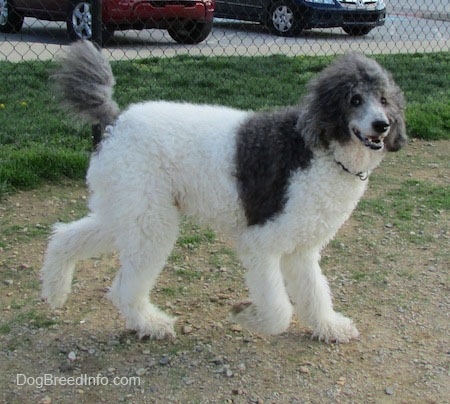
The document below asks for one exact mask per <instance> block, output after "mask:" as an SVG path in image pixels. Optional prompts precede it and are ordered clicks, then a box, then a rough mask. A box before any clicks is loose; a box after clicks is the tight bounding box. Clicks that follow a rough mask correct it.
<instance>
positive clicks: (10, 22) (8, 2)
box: [0, 0, 23, 34]
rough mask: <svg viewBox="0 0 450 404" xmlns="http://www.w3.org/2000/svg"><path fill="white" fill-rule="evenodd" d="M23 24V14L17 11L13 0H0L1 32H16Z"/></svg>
mask: <svg viewBox="0 0 450 404" xmlns="http://www.w3.org/2000/svg"><path fill="white" fill-rule="evenodd" d="M22 25H23V15H22V14H20V13H19V12H18V11H16V9H15V8H14V4H13V2H12V0H0V32H3V33H7V34H14V33H17V32H19V31H20V30H21V29H22Z"/></svg>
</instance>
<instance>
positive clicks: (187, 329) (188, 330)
mask: <svg viewBox="0 0 450 404" xmlns="http://www.w3.org/2000/svg"><path fill="white" fill-rule="evenodd" d="M192 331H193V328H192V327H191V326H190V325H184V326H183V328H182V329H181V333H182V334H190V333H191V332H192Z"/></svg>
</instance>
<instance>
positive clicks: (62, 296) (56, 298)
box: [41, 285, 69, 309]
mask: <svg viewBox="0 0 450 404" xmlns="http://www.w3.org/2000/svg"><path fill="white" fill-rule="evenodd" d="M68 295H69V294H68V293H60V292H57V293H54V292H53V289H52V288H49V287H46V286H45V285H44V287H43V289H42V293H41V299H42V300H44V301H46V302H47V303H48V304H49V305H50V307H51V308H52V309H57V308H60V307H62V306H64V303H65V302H66V300H67V297H68Z"/></svg>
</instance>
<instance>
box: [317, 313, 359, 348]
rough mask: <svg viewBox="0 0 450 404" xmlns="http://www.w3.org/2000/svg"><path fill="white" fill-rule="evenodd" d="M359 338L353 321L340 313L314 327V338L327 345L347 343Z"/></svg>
mask: <svg viewBox="0 0 450 404" xmlns="http://www.w3.org/2000/svg"><path fill="white" fill-rule="evenodd" d="M358 337H359V332H358V330H357V329H356V327H355V325H354V324H353V321H352V320H350V319H349V318H347V317H345V316H343V315H342V314H340V313H334V314H333V316H332V317H331V318H328V319H326V320H323V321H321V322H320V323H318V324H317V325H316V327H314V331H313V338H317V339H318V340H319V341H324V342H326V343H347V342H350V341H351V340H353V339H357V338H358Z"/></svg>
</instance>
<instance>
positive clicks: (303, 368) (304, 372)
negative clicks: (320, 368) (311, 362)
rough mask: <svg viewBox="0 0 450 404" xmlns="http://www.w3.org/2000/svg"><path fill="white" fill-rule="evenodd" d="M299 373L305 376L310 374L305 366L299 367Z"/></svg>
mask: <svg viewBox="0 0 450 404" xmlns="http://www.w3.org/2000/svg"><path fill="white" fill-rule="evenodd" d="M299 372H300V373H303V374H307V375H309V373H310V371H309V369H308V368H307V367H306V366H300V369H299Z"/></svg>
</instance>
